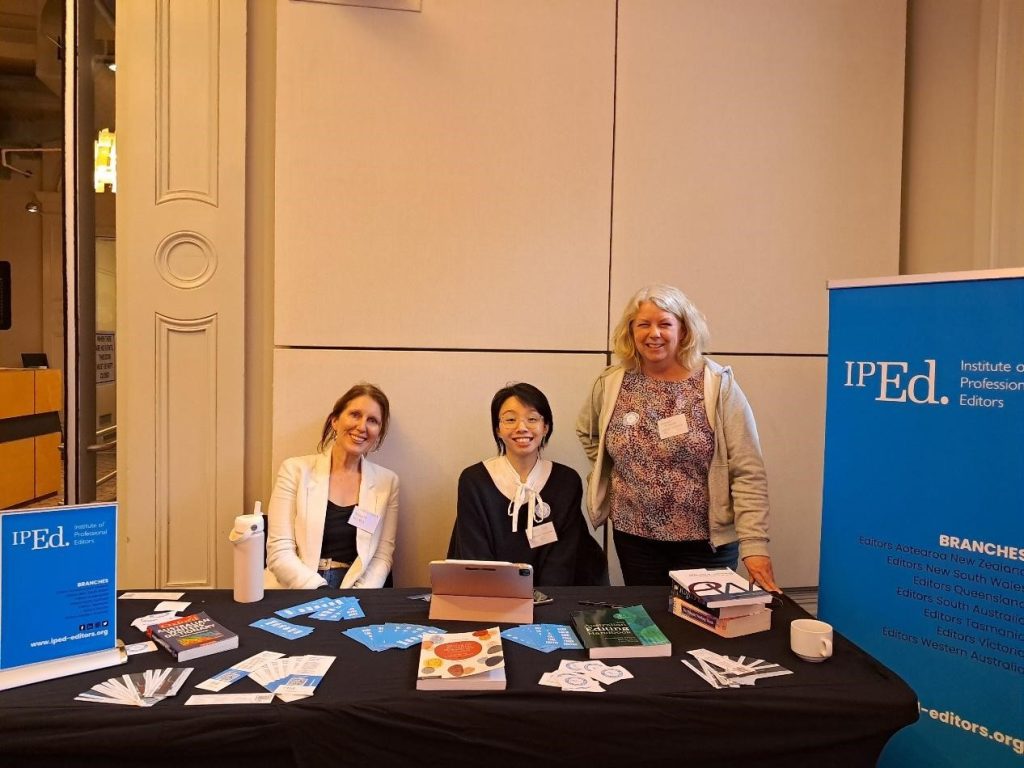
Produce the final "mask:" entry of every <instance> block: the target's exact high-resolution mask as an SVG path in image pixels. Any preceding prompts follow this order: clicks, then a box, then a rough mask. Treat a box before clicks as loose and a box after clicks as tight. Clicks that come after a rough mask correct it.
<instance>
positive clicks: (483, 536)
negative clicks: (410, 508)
mask: <svg viewBox="0 0 1024 768" xmlns="http://www.w3.org/2000/svg"><path fill="white" fill-rule="evenodd" d="M491 428H492V430H493V434H494V442H495V443H496V444H497V446H498V455H497V456H495V457H494V458H491V459H487V460H486V461H483V462H480V463H478V464H474V465H473V466H471V467H468V468H466V469H465V470H464V471H463V472H462V475H461V476H460V477H459V496H458V512H457V515H456V518H455V528H454V529H453V530H452V537H451V543H450V544H449V545H448V557H449V558H457V559H462V560H508V561H511V562H514V563H530V564H532V565H533V569H534V576H533V582H534V584H536V585H537V586H559V585H566V584H594V583H597V582H598V581H599V580H600V577H601V574H602V572H603V570H604V557H603V553H602V552H601V548H600V547H599V546H598V544H597V542H596V541H594V539H592V538H591V537H590V534H589V533H588V532H587V530H586V526H585V524H584V521H583V513H582V511H581V504H582V501H583V484H582V483H581V482H580V477H579V475H578V474H576V471H575V470H574V469H571V468H570V467H567V466H565V465H564V464H556V463H554V462H552V461H548V460H547V459H542V458H541V456H540V453H541V449H542V448H543V447H544V445H545V444H546V443H547V441H548V438H549V437H551V432H552V430H553V429H554V422H553V420H552V417H551V406H550V405H549V404H548V399H547V398H546V397H545V396H544V393H543V392H541V391H540V390H539V389H537V388H536V387H534V386H532V385H530V384H512V385H510V386H507V387H504V388H503V389H500V390H498V392H497V394H495V395H494V398H493V399H492V400H491Z"/></svg>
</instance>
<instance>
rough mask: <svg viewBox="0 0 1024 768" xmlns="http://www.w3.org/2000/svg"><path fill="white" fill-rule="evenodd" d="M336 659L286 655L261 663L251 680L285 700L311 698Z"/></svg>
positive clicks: (332, 657)
mask: <svg viewBox="0 0 1024 768" xmlns="http://www.w3.org/2000/svg"><path fill="white" fill-rule="evenodd" d="M334 659H335V657H334V656H312V655H310V656H285V657H283V658H280V659H273V660H271V661H267V662H265V663H264V664H262V665H261V666H260V667H258V668H256V669H254V670H253V671H252V672H250V673H249V677H251V678H252V679H253V680H255V681H256V682H257V683H259V684H260V685H262V686H263V687H264V688H266V689H267V690H268V691H270V692H271V693H274V694H277V697H278V698H279V699H281V700H282V701H297V700H298V699H305V698H307V697H308V696H312V695H313V694H314V693H315V692H316V687H317V685H319V684H320V681H321V680H323V679H324V675H325V674H327V670H328V669H330V666H331V664H332V663H334Z"/></svg>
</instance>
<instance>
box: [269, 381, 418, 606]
mask: <svg viewBox="0 0 1024 768" xmlns="http://www.w3.org/2000/svg"><path fill="white" fill-rule="evenodd" d="M389 417H390V406H389V404H388V399H387V396H386V395H385V394H384V393H383V392H381V391H380V389H378V388H377V387H375V386H373V385H372V384H357V385H355V386H354V387H352V388H351V389H350V390H349V391H348V392H346V393H345V394H344V395H342V396H341V398H340V399H339V400H338V402H336V403H335V404H334V408H333V409H332V410H331V413H330V414H329V415H328V416H327V419H326V421H325V422H324V427H323V432H322V434H321V439H320V444H319V446H318V450H319V451H320V452H319V453H316V454H313V455H310V456H296V457H294V458H290V459H285V461H284V463H282V464H281V469H280V470H279V471H278V473H277V483H276V484H275V486H274V492H273V494H272V495H271V497H270V505H269V507H268V510H267V511H268V516H269V518H270V520H269V524H268V533H267V570H266V573H265V583H266V586H267V587H269V588H271V589H273V588H284V589H316V588H319V587H335V588H340V589H348V588H360V587H382V586H384V581H385V580H386V579H387V577H388V573H390V571H391V563H392V558H393V555H394V551H395V536H396V534H397V531H398V476H397V475H396V474H395V473H394V472H392V471H390V470H388V469H385V468H384V467H381V466H378V465H376V464H374V463H372V462H371V461H369V460H368V459H367V458H366V454H368V453H370V452H371V451H374V450H376V449H377V448H378V447H380V445H381V443H383V442H384V436H385V435H386V434H387V430H388V420H389Z"/></svg>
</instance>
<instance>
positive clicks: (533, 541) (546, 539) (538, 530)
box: [528, 523, 558, 549]
mask: <svg viewBox="0 0 1024 768" xmlns="http://www.w3.org/2000/svg"><path fill="white" fill-rule="evenodd" d="M528 538H529V540H530V548H531V549H536V548H537V547H543V546H544V545H545V544H554V543H555V542H556V541H558V534H557V533H555V524H554V523H544V524H543V525H535V526H533V535H532V536H529V537H528Z"/></svg>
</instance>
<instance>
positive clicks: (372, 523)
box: [348, 507, 380, 533]
mask: <svg viewBox="0 0 1024 768" xmlns="http://www.w3.org/2000/svg"><path fill="white" fill-rule="evenodd" d="M378 523H380V517H379V516H378V515H375V514H373V512H370V511H368V510H365V509H363V508H362V507H356V508H355V509H353V510H352V514H351V515H349V518H348V524H349V525H354V526H355V527H356V528H358V529H359V530H361V531H366V532H367V533H373V532H374V531H375V530H377V524H378Z"/></svg>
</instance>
